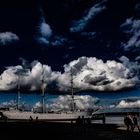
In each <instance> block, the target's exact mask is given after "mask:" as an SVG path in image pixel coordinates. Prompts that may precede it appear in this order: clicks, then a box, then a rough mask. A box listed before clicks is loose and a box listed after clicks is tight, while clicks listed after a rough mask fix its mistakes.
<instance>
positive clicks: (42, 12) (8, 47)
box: [0, 0, 140, 71]
mask: <svg viewBox="0 0 140 140" xmlns="http://www.w3.org/2000/svg"><path fill="white" fill-rule="evenodd" d="M139 4H140V3H139V2H138V0H123V1H122V0H75V1H73V0H61V1H57V0H40V1H39V0H34V1H32V0H30V1H24V0H20V1H19V2H17V1H14V0H13V1H11V2H9V1H8V0H2V1H1V2H0V21H1V22H0V33H4V32H12V33H14V34H16V35H17V36H18V37H19V41H12V42H10V43H6V44H5V45H3V43H0V67H1V69H2V70H3V67H4V66H7V65H15V64H19V63H20V61H19V57H23V58H25V59H27V60H29V61H33V60H39V61H41V62H43V63H48V64H49V65H51V66H52V68H53V69H54V70H60V69H61V67H62V66H63V64H65V63H68V62H70V61H71V60H74V59H77V58H78V57H80V56H92V57H97V58H100V59H103V60H106V59H115V60H117V58H118V57H120V56H122V55H126V56H128V57H129V58H130V59H133V60H134V59H135V57H136V56H138V55H139V47H137V48H135V47H131V49H130V50H128V51H125V50H124V49H123V47H122V43H124V44H125V43H127V42H128V41H129V38H131V35H126V34H125V33H124V32H123V30H124V29H122V28H120V26H121V25H122V24H123V23H125V22H126V20H127V19H129V18H134V19H137V20H139V18H140V11H139V10H138V9H139V8H140V6H139ZM93 7H94V8H93ZM96 10H97V11H96ZM90 16H91V17H90ZM42 18H43V20H45V23H46V24H48V25H49V26H50V28H51V30H52V35H51V37H49V38H47V40H49V43H44V42H43V41H42V42H41V43H40V42H39V41H37V39H36V38H37V37H40V36H41V37H42V36H43V35H42V34H41V33H40V32H39V30H38V28H39V26H40V24H41V20H42ZM80 22H82V23H80ZM83 23H84V27H82V29H79V27H78V26H81V25H83ZM76 28H78V29H76ZM126 28H127V27H126ZM128 28H129V27H128ZM2 70H1V71H2Z"/></svg>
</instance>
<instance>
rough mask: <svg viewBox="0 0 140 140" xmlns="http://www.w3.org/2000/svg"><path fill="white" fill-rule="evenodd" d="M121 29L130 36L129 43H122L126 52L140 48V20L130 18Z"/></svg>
mask: <svg viewBox="0 0 140 140" xmlns="http://www.w3.org/2000/svg"><path fill="white" fill-rule="evenodd" d="M121 28H122V29H123V32H124V33H125V34H126V35H127V36H128V41H127V42H123V43H122V46H123V47H124V50H126V51H127V50H130V49H133V48H140V39H139V38H140V20H139V19H133V18H128V19H126V21H125V22H124V23H123V24H122V25H121Z"/></svg>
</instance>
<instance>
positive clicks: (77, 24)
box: [70, 0, 106, 32]
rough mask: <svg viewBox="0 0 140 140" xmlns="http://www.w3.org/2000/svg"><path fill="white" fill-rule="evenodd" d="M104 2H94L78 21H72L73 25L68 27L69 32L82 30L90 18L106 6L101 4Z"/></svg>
mask: <svg viewBox="0 0 140 140" xmlns="http://www.w3.org/2000/svg"><path fill="white" fill-rule="evenodd" d="M104 2H105V0H103V1H102V2H100V3H97V4H95V5H94V6H93V7H91V8H90V9H89V11H88V13H87V14H86V15H85V16H83V17H82V19H80V20H79V21H74V22H73V26H72V27H71V28H70V32H79V31H82V30H83V29H84V28H85V27H86V26H87V24H88V23H89V22H90V20H92V19H94V18H95V16H97V15H98V14H99V13H101V12H102V11H103V10H105V9H106V7H105V6H104V5H103V3H104Z"/></svg>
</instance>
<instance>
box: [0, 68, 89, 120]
mask: <svg viewBox="0 0 140 140" xmlns="http://www.w3.org/2000/svg"><path fill="white" fill-rule="evenodd" d="M18 74H19V76H18V85H17V88H18V92H17V107H16V109H9V110H7V111H2V114H3V116H6V118H8V120H16V121H21V120H36V119H37V120H40V121H70V120H71V121H72V120H76V119H77V118H78V117H79V116H80V117H84V118H87V117H88V116H87V113H86V112H80V111H76V109H75V102H74V100H75V99H74V90H73V74H72V69H71V82H70V83H71V104H70V108H71V109H70V111H69V112H64V111H63V112H60V113H57V112H53V113H48V112H46V106H45V80H44V70H42V80H41V91H42V95H41V96H42V101H41V102H42V103H41V112H34V111H22V110H20V76H21V75H22V74H23V73H22V72H19V73H18Z"/></svg>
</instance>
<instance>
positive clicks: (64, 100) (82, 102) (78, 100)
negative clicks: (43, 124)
mask: <svg viewBox="0 0 140 140" xmlns="http://www.w3.org/2000/svg"><path fill="white" fill-rule="evenodd" d="M74 99H75V100H74V102H75V105H76V109H80V110H85V109H88V108H93V107H94V106H95V103H96V102H98V101H99V99H98V98H94V97H92V96H90V95H75V96H74ZM47 106H49V107H50V108H51V109H54V110H61V109H63V110H70V107H71V96H70V95H66V96H62V95H61V96H59V97H58V98H56V99H55V100H54V101H53V103H52V104H50V105H47Z"/></svg>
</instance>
